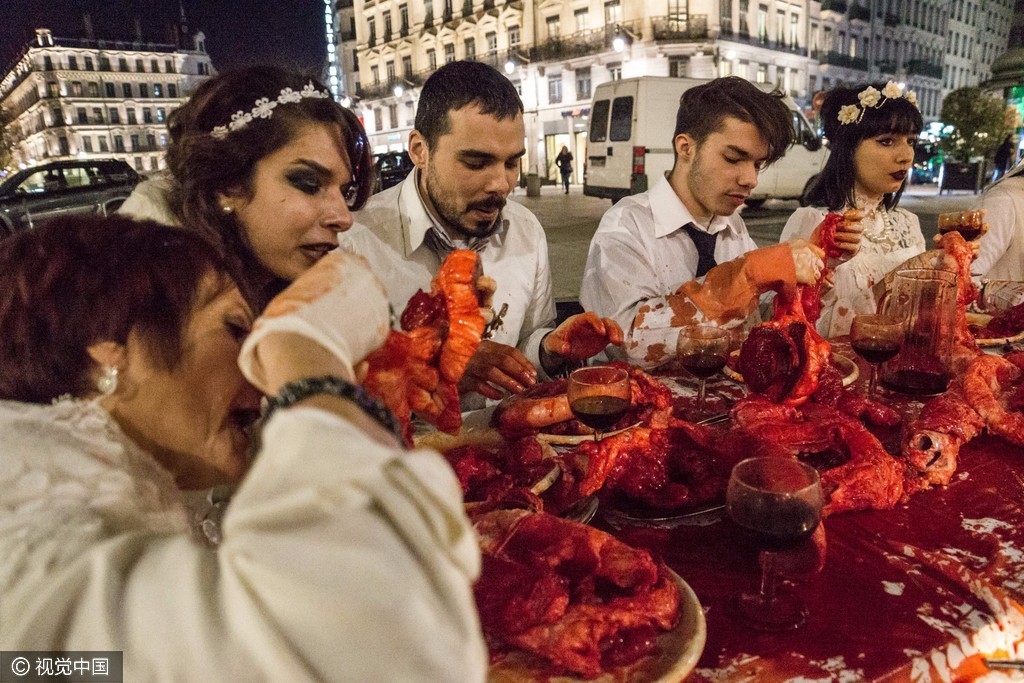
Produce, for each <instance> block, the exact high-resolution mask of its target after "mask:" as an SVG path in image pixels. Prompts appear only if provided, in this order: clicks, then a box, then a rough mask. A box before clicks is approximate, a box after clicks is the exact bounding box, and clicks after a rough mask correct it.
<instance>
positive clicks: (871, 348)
mask: <svg viewBox="0 0 1024 683" xmlns="http://www.w3.org/2000/svg"><path fill="white" fill-rule="evenodd" d="M852 346H853V350H854V351H856V352H857V355H858V356H860V357H861V358H863V359H864V360H866V361H867V362H869V363H884V362H885V361H887V360H889V359H890V358H892V357H893V356H895V355H896V354H897V353H899V352H900V345H899V344H898V343H896V342H894V341H889V340H887V339H858V340H856V341H854V342H852Z"/></svg>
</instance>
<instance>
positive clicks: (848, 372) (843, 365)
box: [722, 350, 860, 387]
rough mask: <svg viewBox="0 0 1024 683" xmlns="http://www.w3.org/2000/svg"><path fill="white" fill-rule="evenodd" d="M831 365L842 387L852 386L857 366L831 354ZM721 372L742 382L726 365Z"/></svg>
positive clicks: (845, 358)
mask: <svg viewBox="0 0 1024 683" xmlns="http://www.w3.org/2000/svg"><path fill="white" fill-rule="evenodd" d="M739 353H740V352H739V350H736V351H733V352H732V354H730V355H733V356H738V355H739ZM832 365H834V366H836V369H837V370H839V373H840V374H841V375H842V376H843V386H844V387H848V386H850V385H851V384H853V383H854V382H855V381H856V380H857V378H858V377H859V376H860V370H859V369H858V368H857V364H856V363H855V362H853V361H852V360H850V359H849V358H847V357H846V356H844V355H842V354H839V353H833V354H832ZM722 372H723V373H724V374H725V376H726V377H728V378H729V379H733V380H736V381H737V382H742V381H743V375H741V374H740V373H738V372H736V371H735V370H733V369H732V368H730V367H729V366H728V365H726V366H725V367H724V368H722Z"/></svg>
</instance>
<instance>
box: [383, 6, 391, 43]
mask: <svg viewBox="0 0 1024 683" xmlns="http://www.w3.org/2000/svg"><path fill="white" fill-rule="evenodd" d="M389 40H391V12H390V10H389V11H386V12H384V42H385V43H386V42H388V41H389Z"/></svg>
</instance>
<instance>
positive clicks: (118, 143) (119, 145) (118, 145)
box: [114, 135, 124, 152]
mask: <svg viewBox="0 0 1024 683" xmlns="http://www.w3.org/2000/svg"><path fill="white" fill-rule="evenodd" d="M114 151H115V152H123V151H124V138H123V137H121V136H120V135H115V136H114Z"/></svg>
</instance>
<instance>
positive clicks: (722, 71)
mask: <svg viewBox="0 0 1024 683" xmlns="http://www.w3.org/2000/svg"><path fill="white" fill-rule="evenodd" d="M718 75H719V77H722V78H724V77H725V76H732V60H731V59H726V58H725V57H722V58H721V59H720V60H718Z"/></svg>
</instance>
